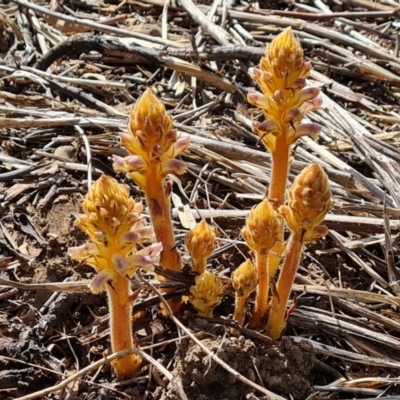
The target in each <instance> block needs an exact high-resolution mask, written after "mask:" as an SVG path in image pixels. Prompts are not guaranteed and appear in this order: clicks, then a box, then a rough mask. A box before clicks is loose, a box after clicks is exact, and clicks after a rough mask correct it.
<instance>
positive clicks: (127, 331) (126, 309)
mask: <svg viewBox="0 0 400 400" xmlns="http://www.w3.org/2000/svg"><path fill="white" fill-rule="evenodd" d="M107 293H108V299H109V307H110V337H111V348H112V351H113V352H114V353H117V352H119V351H121V350H131V349H134V348H135V346H134V344H133V338H132V321H131V318H132V301H131V299H130V295H131V291H130V281H129V279H128V277H125V276H120V275H118V276H117V277H116V278H115V279H114V280H113V282H112V286H111V285H108V287H107ZM141 361H142V360H141V358H140V357H139V356H137V355H136V354H129V355H127V356H125V357H122V358H119V359H117V360H114V361H113V367H114V368H115V372H116V374H117V376H118V379H119V380H121V379H125V378H131V377H132V376H133V375H134V374H135V373H137V371H138V370H139V367H140V364H141Z"/></svg>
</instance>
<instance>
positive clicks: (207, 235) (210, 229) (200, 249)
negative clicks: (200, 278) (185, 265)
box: [185, 219, 216, 274]
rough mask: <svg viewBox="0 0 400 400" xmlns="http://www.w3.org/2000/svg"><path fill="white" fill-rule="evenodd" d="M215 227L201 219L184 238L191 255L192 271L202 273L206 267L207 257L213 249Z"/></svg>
mask: <svg viewBox="0 0 400 400" xmlns="http://www.w3.org/2000/svg"><path fill="white" fill-rule="evenodd" d="M215 235H216V228H215V227H214V226H211V225H209V224H207V222H206V221H205V220H204V219H202V220H201V222H199V223H198V224H197V225H196V226H195V228H194V229H192V230H190V231H189V232H188V234H187V235H186V238H185V244H186V247H187V249H188V250H189V253H190V256H191V257H192V265H193V270H194V272H196V273H198V274H202V273H203V272H204V270H205V269H206V265H207V258H208V257H209V256H211V254H212V253H213V251H214V249H215Z"/></svg>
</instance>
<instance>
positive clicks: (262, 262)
mask: <svg viewBox="0 0 400 400" xmlns="http://www.w3.org/2000/svg"><path fill="white" fill-rule="evenodd" d="M267 259H268V256H267V254H261V253H258V252H257V253H256V254H255V267H256V271H257V275H258V285H257V291H256V301H255V306H254V311H253V314H252V316H251V318H250V324H249V326H250V328H258V327H260V326H261V325H262V323H263V320H264V319H265V314H266V313H267V310H268V295H269V272H268V267H267Z"/></svg>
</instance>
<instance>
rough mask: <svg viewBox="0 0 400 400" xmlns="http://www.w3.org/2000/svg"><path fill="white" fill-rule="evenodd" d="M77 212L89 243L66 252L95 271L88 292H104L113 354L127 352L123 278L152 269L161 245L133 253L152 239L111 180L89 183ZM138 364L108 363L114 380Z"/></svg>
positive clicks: (129, 359)
mask: <svg viewBox="0 0 400 400" xmlns="http://www.w3.org/2000/svg"><path fill="white" fill-rule="evenodd" d="M83 211H84V214H83V215H80V216H78V218H77V220H76V224H77V225H78V226H79V227H80V228H81V229H82V230H83V231H85V232H86V233H87V234H88V235H89V238H90V241H89V242H88V243H86V244H84V245H83V246H79V247H70V248H69V249H68V253H69V254H70V256H71V257H72V258H73V259H75V260H79V261H81V262H82V263H85V264H86V265H89V266H90V267H92V268H94V270H95V271H96V272H97V275H95V277H94V278H93V279H92V281H91V283H90V285H89V288H90V290H91V291H92V292H93V293H100V292H102V291H104V290H105V291H106V292H107V294H108V302H109V308H110V335H111V347H112V350H113V352H118V351H121V350H130V349H133V348H134V343H133V338H132V323H131V318H132V315H131V314H132V303H133V300H134V296H133V293H132V291H131V289H130V280H129V279H130V278H131V277H132V276H133V275H134V274H135V271H136V270H137V269H138V268H144V269H152V268H153V265H154V264H156V263H158V262H159V258H160V257H159V254H160V252H161V250H162V245H161V243H153V244H151V245H149V246H147V247H143V248H141V249H138V245H140V244H141V243H143V242H148V241H149V239H151V238H152V236H153V228H152V227H150V226H147V225H146V222H145V220H144V219H142V218H141V216H140V214H141V212H142V211H143V205H142V204H141V203H137V202H135V201H134V200H133V199H132V198H130V197H129V193H128V190H127V189H126V188H125V187H123V186H122V185H120V184H119V183H118V182H117V181H116V180H115V179H113V178H110V177H108V176H106V175H103V176H102V177H101V178H100V179H99V180H98V181H96V182H95V183H94V184H93V186H92V187H91V189H90V191H89V193H88V194H87V195H86V197H85V199H84V201H83ZM140 364H141V358H140V357H139V356H137V355H135V354H131V355H128V356H125V357H122V358H120V359H117V360H115V361H113V366H114V368H115V371H116V373H117V376H118V378H119V379H123V378H127V377H130V376H132V375H133V374H135V373H136V372H137V371H138V370H139V367H140Z"/></svg>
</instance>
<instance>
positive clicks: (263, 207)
mask: <svg viewBox="0 0 400 400" xmlns="http://www.w3.org/2000/svg"><path fill="white" fill-rule="evenodd" d="M310 71H311V63H310V62H308V61H305V60H304V59H303V49H302V47H301V45H300V42H299V41H298V40H297V39H296V38H295V36H294V35H293V33H292V30H291V28H287V29H286V30H285V31H283V32H282V33H281V34H279V35H278V36H277V37H276V38H275V39H274V40H273V41H272V42H271V44H270V45H269V46H268V47H267V49H266V51H265V57H263V58H262V59H261V62H260V68H253V69H252V70H251V71H250V73H251V75H252V77H253V78H254V80H255V81H256V82H257V83H258V85H259V86H260V88H261V91H262V93H259V92H256V91H251V92H250V93H249V94H248V101H249V102H250V103H251V104H253V105H255V106H257V107H259V108H261V109H262V111H263V114H264V117H265V119H264V121H263V122H261V123H260V122H257V121H255V122H253V131H254V132H255V133H256V134H257V135H258V136H259V137H260V142H261V143H263V144H264V146H265V147H266V149H267V150H268V151H269V152H270V153H271V159H272V169H271V180H270V185H269V187H268V191H267V193H266V198H265V199H264V200H263V201H262V202H261V203H260V204H259V205H258V206H257V207H255V208H254V209H253V210H252V211H251V212H250V215H249V217H248V218H247V221H246V226H245V227H244V228H243V230H242V236H243V237H244V239H245V240H246V242H247V244H248V246H249V247H250V249H252V250H253V252H254V259H255V264H256V269H257V272H258V279H259V282H258V285H257V292H256V300H255V306H254V310H253V313H252V316H251V318H250V327H252V328H264V327H265V322H266V319H267V315H268V311H269V307H270V305H271V301H270V296H269V287H270V285H271V282H270V278H271V277H272V278H273V277H274V276H275V275H276V273H277V271H278V268H279V265H280V263H281V259H282V257H285V260H284V261H283V263H282V267H281V272H280V276H279V280H278V284H277V287H276V290H274V292H273V295H272V306H273V310H271V312H270V318H269V321H268V328H267V332H269V334H270V335H271V336H272V337H274V338H279V337H280V336H281V334H282V332H283V329H284V326H285V324H284V323H282V321H281V320H283V321H284V320H285V318H286V317H285V316H286V303H287V300H288V298H289V294H290V287H291V285H292V281H293V278H292V273H293V271H291V272H290V273H288V270H289V269H294V273H295V271H296V270H297V267H298V261H299V258H300V253H301V248H302V245H300V246H298V248H297V251H298V255H297V257H298V258H297V261H295V260H294V259H292V261H289V260H287V258H291V257H292V258H293V253H294V251H295V250H294V249H293V240H292V238H291V239H290V240H289V242H288V245H287V246H288V248H287V249H286V251H285V243H284V237H283V233H284V232H283V231H284V224H283V222H282V215H284V216H285V218H286V217H287V215H289V214H288V212H287V208H285V207H282V205H283V204H284V201H285V194H286V185H287V175H288V170H289V164H290V163H289V155H290V151H291V148H292V146H293V144H294V143H295V142H296V141H297V139H298V138H300V137H301V136H316V135H317V134H318V133H319V132H320V130H321V127H320V126H319V125H318V124H314V123H303V122H302V120H303V118H304V116H305V115H306V113H307V112H309V111H310V110H313V109H315V108H318V107H319V106H320V105H321V104H322V99H321V97H320V96H319V93H320V91H319V89H318V88H316V87H307V81H306V78H307V77H308V76H309V74H310ZM316 169H318V171H319V172H318V173H316V172H315V171H316ZM308 175H310V176H312V177H313V178H315V179H318V180H320V181H321V182H319V184H320V186H321V187H322V186H324V193H325V194H326V196H325V197H323V200H324V201H325V202H327V203H326V205H327V209H326V211H325V212H327V211H328V210H329V209H330V208H331V200H330V199H331V195H330V191H329V182H328V179H327V178H326V175H325V173H324V172H323V170H322V169H321V168H320V167H319V166H313V167H312V169H311V170H310V169H307V168H306V169H305V170H304V171H303V172H302V173H301V176H302V177H303V180H304V179H305V178H304V176H308ZM314 189H315V188H314ZM314 189H313V190H311V189H310V191H309V193H308V197H307V198H305V197H304V198H297V197H296V198H297V200H296V201H297V203H298V204H303V206H304V207H306V205H305V203H304V202H310V204H313V205H314V206H315V205H316V202H315V201H313V200H312V198H313V196H316V197H317V198H321V196H320V195H319V192H318V191H317V190H314ZM328 192H329V195H328V194H327V193H328ZM298 193H299V191H296V196H297V194H298ZM293 198H294V197H293V196H292V197H291V198H290V199H291V201H292V203H293V201H294V200H293ZM302 202H303V203H302ZM307 204H308V203H307ZM289 207H290V205H289ZM289 226H290V225H289ZM324 232H325V234H326V231H324ZM306 234H307V232H306V231H303V229H302V230H301V231H300V230H297V236H298V238H299V237H300V236H301V237H302V239H301V240H300V242H301V243H303V242H304V241H305V240H306V239H304V238H305V236H304V235H306ZM315 238H316V237H314V238H312V239H310V240H313V239H315ZM306 241H307V240H306ZM289 265H290V267H289ZM287 274H289V275H290V277H288V276H289V275H287ZM293 277H294V274H293ZM283 282H286V283H285V284H284V283H283ZM289 282H290V283H289ZM272 284H273V282H272ZM283 287H285V289H283ZM288 290H289V291H288ZM283 291H284V292H285V294H283ZM278 304H279V307H278ZM277 314H279V317H277ZM272 315H273V318H272V319H271V316H272ZM270 320H271V321H272V322H271V321H270ZM275 325H276V327H275V329H272V328H271V327H272V326H275Z"/></svg>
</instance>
